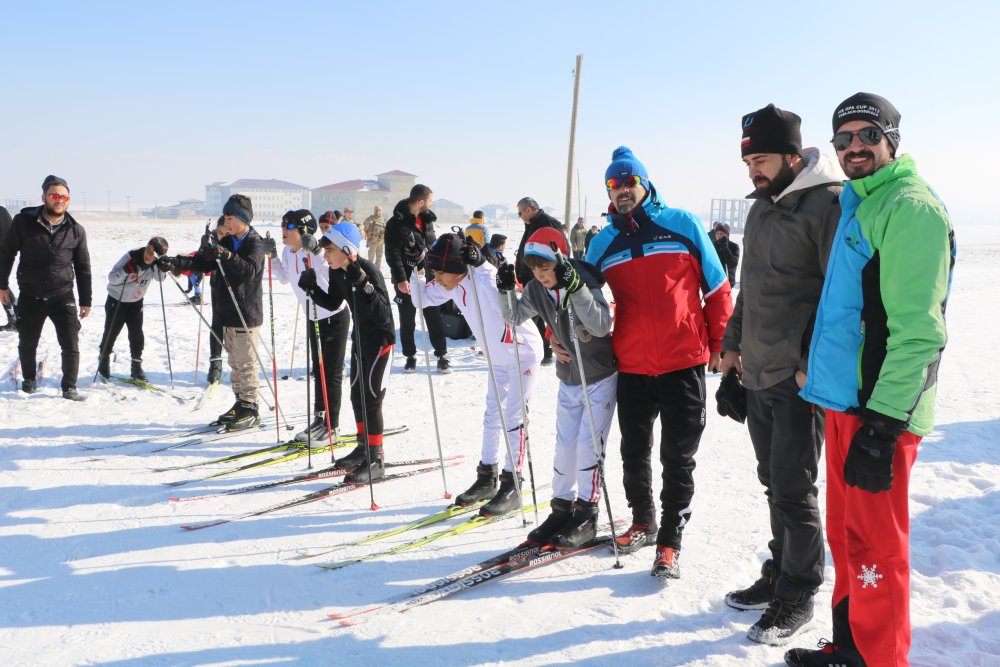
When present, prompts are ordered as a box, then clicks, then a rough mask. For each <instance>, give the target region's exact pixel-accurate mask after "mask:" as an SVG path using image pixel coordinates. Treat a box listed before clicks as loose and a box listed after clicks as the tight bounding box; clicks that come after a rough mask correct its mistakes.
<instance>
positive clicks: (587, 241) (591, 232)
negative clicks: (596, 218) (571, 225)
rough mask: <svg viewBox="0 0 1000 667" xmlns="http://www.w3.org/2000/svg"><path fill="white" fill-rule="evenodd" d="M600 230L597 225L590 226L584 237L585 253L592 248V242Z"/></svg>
mask: <svg viewBox="0 0 1000 667" xmlns="http://www.w3.org/2000/svg"><path fill="white" fill-rule="evenodd" d="M600 231H601V230H600V228H599V227H598V226H597V225H591V226H590V230H589V231H588V232H587V236H585V237H584V239H583V248H584V254H585V255H586V251H588V250H590V242H591V241H593V240H594V237H595V236H597V233H598V232H600Z"/></svg>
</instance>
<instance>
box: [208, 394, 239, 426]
mask: <svg viewBox="0 0 1000 667" xmlns="http://www.w3.org/2000/svg"><path fill="white" fill-rule="evenodd" d="M240 403H242V401H240V400H239V399H237V400H236V402H235V403H233V407H231V408H229V409H228V410H226V411H225V412H223V413H222V414H221V415H219V416H218V417H216V418H215V421H214V422H212V426H225V425H226V424H228V423H230V422H232V421H233V420H234V419H236V413H237V412H239V409H240Z"/></svg>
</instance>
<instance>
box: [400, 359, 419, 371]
mask: <svg viewBox="0 0 1000 667" xmlns="http://www.w3.org/2000/svg"><path fill="white" fill-rule="evenodd" d="M403 372H404V373H416V372H417V358H416V357H407V358H406V363H405V364H403Z"/></svg>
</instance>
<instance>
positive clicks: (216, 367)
mask: <svg viewBox="0 0 1000 667" xmlns="http://www.w3.org/2000/svg"><path fill="white" fill-rule="evenodd" d="M221 379H222V359H209V360H208V383H209V384H215V383H216V382H218V381H219V380H221Z"/></svg>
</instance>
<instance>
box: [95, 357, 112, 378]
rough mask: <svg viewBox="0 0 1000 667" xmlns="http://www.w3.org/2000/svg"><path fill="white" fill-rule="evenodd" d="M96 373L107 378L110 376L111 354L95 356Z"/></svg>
mask: <svg viewBox="0 0 1000 667" xmlns="http://www.w3.org/2000/svg"><path fill="white" fill-rule="evenodd" d="M97 374H98V375H100V376H101V377H102V378H104V379H105V380H107V379H108V378H109V377H111V355H110V354H102V355H100V356H99V357H97Z"/></svg>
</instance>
